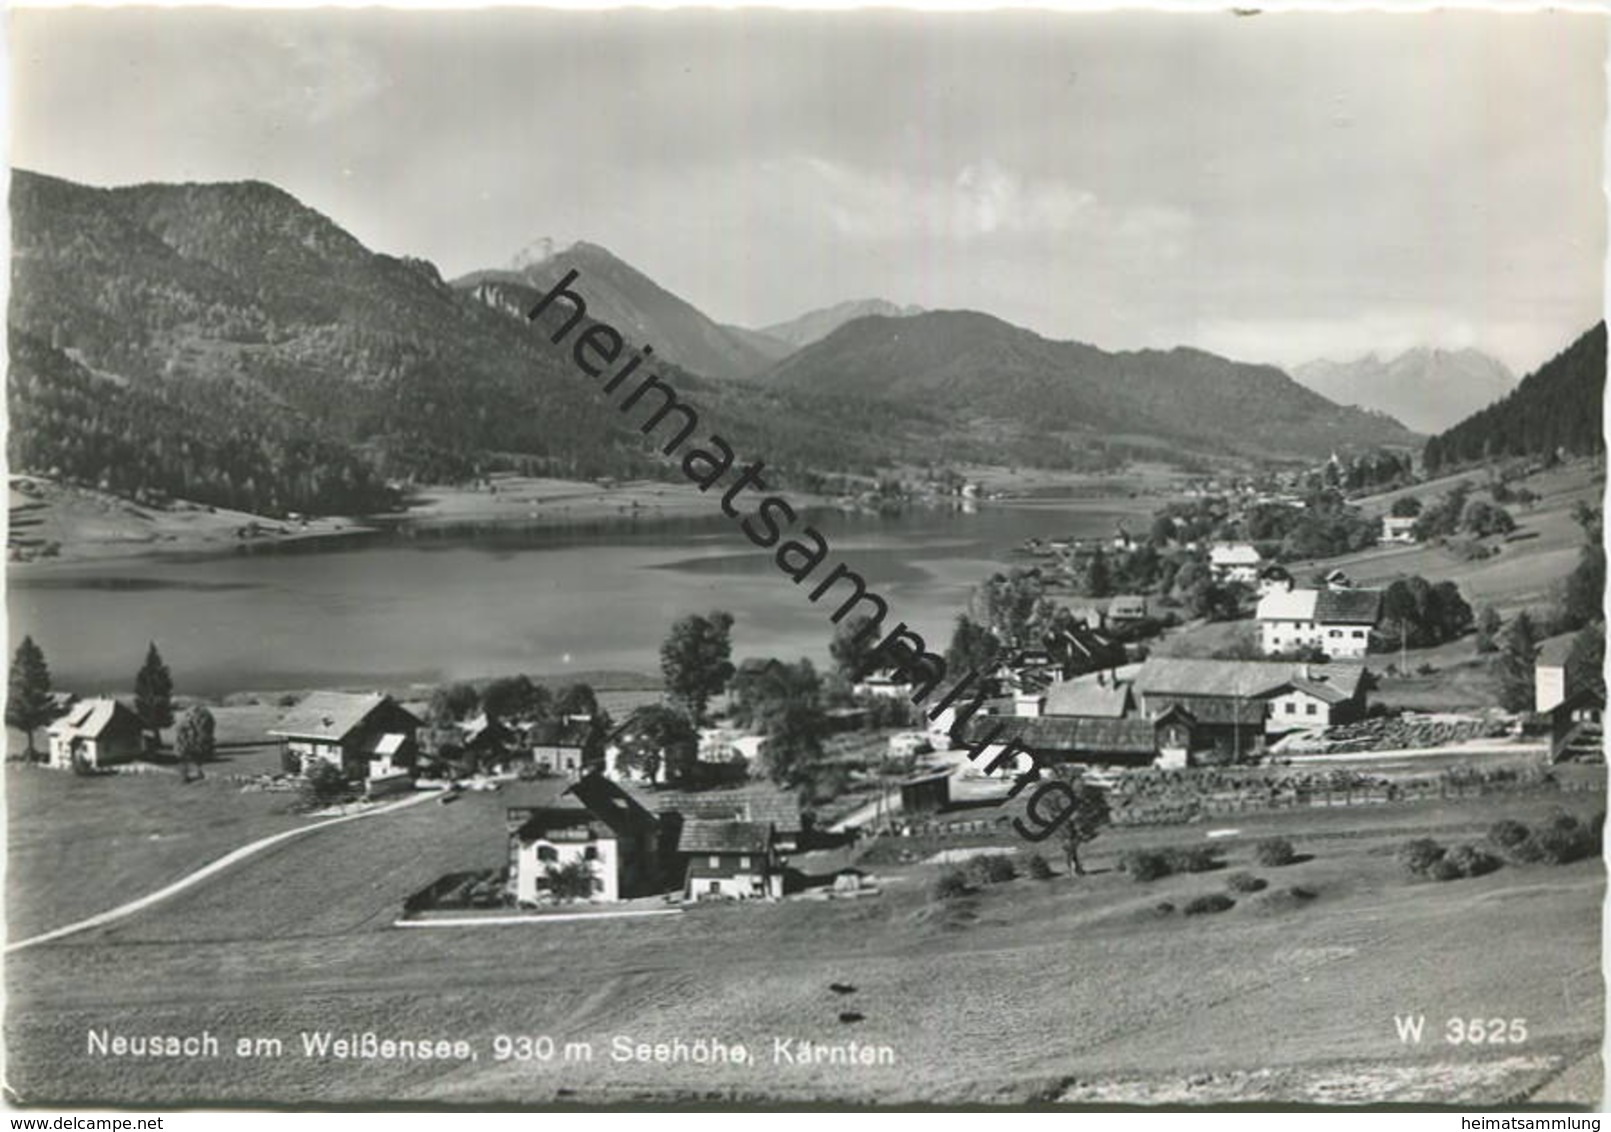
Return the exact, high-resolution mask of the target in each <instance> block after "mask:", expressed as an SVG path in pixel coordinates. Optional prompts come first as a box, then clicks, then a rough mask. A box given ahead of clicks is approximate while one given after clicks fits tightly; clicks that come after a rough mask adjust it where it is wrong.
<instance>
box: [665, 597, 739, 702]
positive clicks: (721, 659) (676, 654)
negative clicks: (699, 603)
mask: <svg viewBox="0 0 1611 1132" xmlns="http://www.w3.org/2000/svg"><path fill="white" fill-rule="evenodd" d="M732 630H733V615H732V614H731V613H726V612H723V611H721V610H716V611H714V612H712V613H711V614H710V616H708V617H702V616H700V615H699V614H697V613H691V614H689V615H688V616H686V617H681V618H678V619H677V621H676V622H675V623H674V624H673V625H672V626H671V632H670V634H669V635H668V636H667V637H666V640H665V643H664V644H662V645H661V646H660V672H661V674H662V675H663V676H664V677H665V681H666V694H667V695H668V696H669V697H670V698H671V701H672V703H673V704H675V705H677V706H678V707H679V708H681V709H682V711H683V713H684V714H685V715H687V717H688V721H689V722H690V723H692V724H693V725H694V726H695V727H697V726H699V724H700V723H701V722H702V721H703V720H704V718H705V705H706V704H708V703H709V702H710V700H711V697H713V696H719V695H721V693H722V690H723V689H724V688H726V687H727V682H728V681H729V680H731V679H732V678H733V661H732V657H733V642H732Z"/></svg>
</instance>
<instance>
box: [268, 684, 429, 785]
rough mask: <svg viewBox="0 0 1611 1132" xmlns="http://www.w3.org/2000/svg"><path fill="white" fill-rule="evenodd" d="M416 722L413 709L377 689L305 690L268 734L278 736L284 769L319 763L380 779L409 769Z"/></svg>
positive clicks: (415, 754) (302, 770)
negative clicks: (351, 691)
mask: <svg viewBox="0 0 1611 1132" xmlns="http://www.w3.org/2000/svg"><path fill="white" fill-rule="evenodd" d="M420 727H421V723H420V721H419V720H418V719H416V718H415V717H414V715H413V713H411V712H409V711H408V710H407V709H405V708H404V707H402V706H401V705H400V704H398V703H397V701H396V700H394V699H392V698H391V697H390V696H388V695H385V694H384V693H381V692H370V693H368V694H364V695H354V694H349V693H346V692H310V693H309V694H308V695H307V696H305V697H304V698H303V699H302V701H301V702H300V703H298V704H297V705H296V706H295V707H293V708H292V709H291V710H290V711H288V712H286V713H285V715H283V716H282V717H281V718H280V721H279V723H277V724H276V725H275V726H274V727H273V728H271V729H270V730H269V734H270V735H273V736H275V737H276V738H278V739H279V740H280V761H281V765H282V766H283V767H284V768H285V770H286V772H287V773H289V774H306V773H307V772H308V771H309V770H311V769H312V768H313V767H314V766H315V765H318V764H321V763H322V764H324V765H326V766H333V767H335V768H336V769H338V770H340V771H341V773H342V774H343V775H345V776H346V777H347V778H348V779H359V778H363V779H369V780H372V781H381V780H393V779H396V778H398V777H399V776H402V777H407V776H410V775H411V774H412V773H413V771H414V768H415V766H416V765H417V762H418V758H419V745H418V733H419V729H420Z"/></svg>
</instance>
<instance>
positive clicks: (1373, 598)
mask: <svg viewBox="0 0 1611 1132" xmlns="http://www.w3.org/2000/svg"><path fill="white" fill-rule="evenodd" d="M1381 613H1382V591H1381V590H1371V589H1355V588H1353V587H1351V586H1340V587H1333V588H1327V589H1321V590H1316V589H1276V590H1271V591H1269V592H1267V593H1266V594H1265V595H1264V596H1263V597H1262V598H1260V599H1259V606H1258V613H1257V617H1258V622H1259V639H1260V644H1261V645H1262V646H1263V648H1264V651H1265V652H1266V653H1278V652H1291V651H1292V650H1294V649H1300V648H1305V647H1312V648H1318V649H1319V650H1320V651H1321V652H1323V653H1325V654H1326V656H1328V657H1330V658H1331V659H1333V660H1339V659H1341V660H1360V659H1363V657H1364V656H1365V652H1366V650H1367V649H1368V648H1369V646H1370V634H1371V630H1372V629H1374V628H1375V627H1376V624H1377V622H1378V621H1379V620H1380V619H1381Z"/></svg>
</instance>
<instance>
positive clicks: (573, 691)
mask: <svg viewBox="0 0 1611 1132" xmlns="http://www.w3.org/2000/svg"><path fill="white" fill-rule="evenodd" d="M554 714H555V715H558V716H559V717H560V718H562V719H563V718H566V717H569V716H582V715H585V716H586V717H587V718H588V719H598V718H599V716H600V715H602V714H603V713H602V712H601V711H600V710H599V698H598V696H597V695H595V694H594V692H593V685H591V684H588V683H585V682H580V681H579V682H577V683H575V684H567V685H566V686H565V687H564V688H562V689H561V690H560V693H559V696H558V697H557V698H556V699H555V700H554Z"/></svg>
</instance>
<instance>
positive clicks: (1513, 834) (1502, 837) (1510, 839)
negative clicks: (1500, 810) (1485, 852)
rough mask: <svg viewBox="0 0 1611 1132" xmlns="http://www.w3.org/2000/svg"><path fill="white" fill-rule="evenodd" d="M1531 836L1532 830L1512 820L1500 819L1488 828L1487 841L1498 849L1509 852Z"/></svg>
mask: <svg viewBox="0 0 1611 1132" xmlns="http://www.w3.org/2000/svg"><path fill="white" fill-rule="evenodd" d="M1531 836H1532V830H1530V829H1528V828H1527V827H1526V826H1525V825H1523V824H1522V823H1521V822H1519V821H1516V820H1514V819H1512V818H1501V819H1500V820H1499V821H1496V822H1494V823H1493V825H1491V826H1489V827H1488V840H1489V842H1490V843H1491V844H1493V845H1495V846H1497V847H1498V848H1500V849H1502V850H1504V851H1506V852H1510V851H1511V850H1513V849H1515V848H1516V846H1518V845H1520V844H1522V842H1524V841H1526V840H1527V839H1528V838H1529V837H1531Z"/></svg>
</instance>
